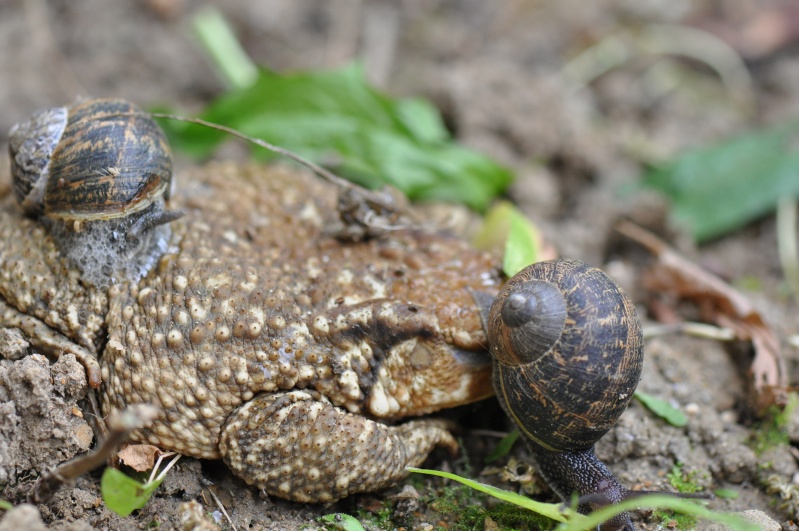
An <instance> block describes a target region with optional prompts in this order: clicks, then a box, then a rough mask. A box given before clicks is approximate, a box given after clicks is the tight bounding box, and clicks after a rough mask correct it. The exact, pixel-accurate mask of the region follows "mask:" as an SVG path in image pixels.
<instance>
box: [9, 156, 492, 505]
mask: <svg viewBox="0 0 799 531" xmlns="http://www.w3.org/2000/svg"><path fill="white" fill-rule="evenodd" d="M179 181H180V182H179V186H178V189H177V192H176V193H175V194H174V195H173V197H172V199H171V204H170V207H172V208H182V209H184V210H185V211H186V215H185V216H184V217H183V218H181V219H179V220H177V221H173V222H172V223H171V224H170V226H171V229H172V235H171V239H170V241H169V245H168V248H167V251H166V252H165V254H163V256H162V257H161V258H160V260H159V261H158V262H157V264H156V265H155V267H154V268H153V269H152V270H151V271H150V272H149V274H148V275H147V276H145V277H144V278H142V279H141V280H140V281H138V282H122V283H118V284H115V285H113V286H112V287H111V288H109V289H98V288H95V287H93V286H91V285H88V284H87V283H85V282H84V281H83V280H82V279H81V274H80V271H78V270H76V269H75V268H74V267H71V266H70V263H69V262H68V261H67V260H66V259H65V258H63V257H62V256H61V255H60V253H59V251H58V249H57V248H56V246H55V245H54V243H53V241H52V239H51V237H50V236H49V234H48V232H47V230H45V229H44V228H43V227H42V226H40V225H39V224H38V223H37V222H36V221H35V220H33V219H30V218H28V217H26V216H25V215H24V214H23V212H22V211H21V209H20V208H19V207H18V206H17V205H16V203H15V202H14V200H13V197H12V194H10V193H6V194H5V197H3V198H1V199H0V326H8V327H16V328H19V329H20V330H22V331H23V332H24V333H25V334H26V335H27V336H28V337H29V338H30V340H31V341H32V344H33V345H34V347H35V348H36V349H38V350H39V351H41V352H45V353H60V352H71V353H74V354H76V355H77V356H78V357H79V359H81V360H82V361H83V363H84V364H85V365H86V366H87V369H88V370H89V375H90V379H92V380H93V382H94V383H95V384H97V383H99V382H97V379H98V376H101V379H102V384H101V387H100V398H101V404H102V410H103V412H104V414H109V413H111V412H113V411H117V410H120V409H122V408H124V407H125V406H127V405H129V404H137V403H151V404H155V405H156V406H157V407H158V408H159V411H160V412H159V415H158V418H157V420H156V421H155V422H154V423H153V424H152V425H150V426H148V427H147V428H146V429H142V430H140V431H137V432H135V433H134V434H133V437H132V439H133V440H134V441H138V442H143V443H150V444H153V445H156V446H158V447H160V448H162V449H164V450H175V451H177V452H180V453H182V454H184V455H188V456H193V457H198V458H205V459H217V458H222V459H224V460H225V462H226V463H227V465H228V466H229V467H230V468H231V469H232V470H233V472H234V473H235V474H236V475H238V476H240V477H241V478H243V479H244V480H245V481H247V482H248V483H250V484H253V485H256V486H257V487H258V488H261V489H263V490H265V491H266V492H267V493H269V494H272V495H276V496H279V497H282V498H287V499H291V500H296V501H300V502H326V501H332V500H336V499H339V498H342V497H345V496H348V495H350V494H353V493H357V492H367V491H373V490H378V489H381V488H384V487H386V486H389V485H391V484H393V483H395V482H396V481H397V480H398V479H400V478H401V477H403V476H404V475H405V472H404V469H405V467H407V466H416V465H419V464H420V463H421V462H422V461H423V460H424V459H425V457H426V456H427V454H428V453H429V452H430V451H431V450H432V449H433V448H434V447H435V446H444V447H447V448H450V449H455V446H456V445H455V441H454V439H453V438H452V436H451V434H450V433H449V431H448V430H447V426H446V425H445V424H444V423H443V422H442V421H438V420H430V419H417V420H404V421H403V420H402V419H405V418H407V417H415V416H419V415H423V414H427V413H431V412H434V411H438V410H440V409H442V408H447V407H452V406H456V405H460V404H464V403H468V402H472V401H474V400H478V399H481V398H484V397H486V396H488V395H490V394H491V393H492V390H491V383H490V371H491V366H490V360H489V358H488V354H487V352H486V351H485V345H486V336H485V334H484V332H483V329H482V326H481V321H480V315H479V311H478V308H477V306H476V305H475V303H474V301H473V300H472V296H471V294H470V290H480V291H488V292H491V291H496V290H497V289H498V287H499V285H500V283H501V279H500V274H499V271H498V267H497V264H496V262H495V260H494V259H493V258H491V257H490V256H488V255H485V254H482V253H479V252H476V251H474V250H473V249H471V248H470V247H469V246H468V245H467V244H466V243H464V242H462V241H461V240H459V239H457V238H454V237H451V236H447V235H444V234H442V233H438V232H431V231H420V230H411V229H407V230H399V231H393V232H389V233H388V234H386V235H384V236H382V237H378V238H371V239H368V240H366V241H364V242H359V243H353V242H342V241H340V240H338V239H336V238H335V237H334V235H333V234H332V231H331V230H329V229H330V227H331V226H332V225H333V224H334V223H335V221H336V197H337V194H338V190H337V188H336V187H334V186H333V185H330V184H328V183H326V182H323V181H321V180H320V179H318V178H317V177H314V176H309V175H307V174H305V173H300V172H297V171H294V170H287V169H280V168H276V167H262V166H256V165H251V166H239V165H235V164H231V163H228V164H216V165H210V166H207V167H204V168H201V169H197V170H193V171H191V172H189V174H188V175H185V176H183V178H182V179H179ZM97 357H99V360H100V361H99V363H100V367H99V369H98V368H97V361H95V359H96V358H97ZM92 375H94V376H92Z"/></svg>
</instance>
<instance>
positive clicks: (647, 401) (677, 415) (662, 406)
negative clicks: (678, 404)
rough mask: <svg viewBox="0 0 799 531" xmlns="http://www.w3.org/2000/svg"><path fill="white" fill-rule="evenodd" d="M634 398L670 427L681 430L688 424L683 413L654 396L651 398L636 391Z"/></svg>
mask: <svg viewBox="0 0 799 531" xmlns="http://www.w3.org/2000/svg"><path fill="white" fill-rule="evenodd" d="M635 398H637V399H638V400H639V401H640V402H641V403H642V404H643V405H644V406H645V407H646V408H647V409H649V410H650V411H651V412H652V413H654V414H655V415H657V416H659V417H660V418H662V419H663V420H665V421H666V422H668V423H669V424H671V425H672V426H676V427H678V428H682V427H683V426H685V425H686V424H688V417H686V416H685V413H683V412H682V411H680V410H679V409H677V408H675V407H674V406H672V405H671V404H669V403H668V402H667V401H665V400H662V399H660V398H657V397H656V396H652V395H650V394H648V393H644V392H643V391H636V392H635Z"/></svg>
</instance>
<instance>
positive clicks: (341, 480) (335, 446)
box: [219, 391, 457, 503]
mask: <svg viewBox="0 0 799 531" xmlns="http://www.w3.org/2000/svg"><path fill="white" fill-rule="evenodd" d="M435 446H444V447H446V448H448V449H449V450H450V451H453V452H454V451H455V450H456V449H457V444H456V443H455V440H454V439H453V437H452V435H451V434H450V433H449V432H448V431H447V430H446V429H445V427H444V423H443V422H441V421H435V420H416V421H410V422H406V423H404V424H400V425H398V426H387V425H385V424H381V423H379V422H375V421H373V420H370V419H367V418H365V417H362V416H359V415H353V414H352V413H348V412H346V411H344V410H343V409H341V408H338V407H335V406H333V405H331V404H330V403H328V402H324V401H321V400H319V399H317V398H315V397H314V395H313V394H312V393H310V392H307V391H290V392H286V393H278V394H271V395H261V396H259V397H256V398H255V399H254V400H252V401H250V402H248V403H246V404H244V405H243V406H241V407H240V408H239V409H238V410H236V411H235V412H234V413H233V414H232V415H231V417H230V419H229V420H228V422H227V424H226V425H225V427H224V430H223V433H222V438H221V440H220V443H219V447H220V451H221V453H222V455H223V457H224V459H225V462H226V463H227V464H228V466H229V467H230V468H231V470H233V472H234V473H235V474H236V475H238V476H239V477H241V478H243V479H244V480H245V481H246V482H247V483H249V484H251V485H256V486H257V487H259V488H261V489H263V490H264V491H266V492H267V493H269V494H272V495H275V496H279V497H281V498H288V499H291V500H295V501H299V502H305V503H314V502H329V501H334V500H338V499H339V498H344V497H346V496H349V495H351V494H355V493H358V492H367V491H374V490H379V489H381V488H385V487H388V486H391V485H392V484H395V483H396V482H397V481H398V480H399V479H401V478H403V477H404V476H405V475H406V472H405V467H408V466H418V465H420V464H421V463H422V462H423V461H424V459H425V458H426V457H427V454H428V453H429V452H430V451H431V450H432V449H433V448H434V447H435Z"/></svg>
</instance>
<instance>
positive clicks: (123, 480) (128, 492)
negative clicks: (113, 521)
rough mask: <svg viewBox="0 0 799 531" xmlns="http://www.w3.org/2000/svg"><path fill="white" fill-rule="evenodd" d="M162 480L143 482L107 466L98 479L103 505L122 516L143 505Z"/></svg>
mask: <svg viewBox="0 0 799 531" xmlns="http://www.w3.org/2000/svg"><path fill="white" fill-rule="evenodd" d="M162 481H163V478H162V479H160V480H158V481H153V482H152V483H146V484H143V483H141V482H140V481H136V480H135V479H133V478H131V477H129V476H127V475H125V474H124V473H123V472H121V471H119V470H117V469H116V468H111V467H107V468H106V469H105V471H104V472H103V477H102V479H101V480H100V492H101V493H102V496H103V501H104V502H105V505H106V506H107V507H108V508H109V509H111V510H112V511H114V512H115V513H117V514H118V515H119V516H122V517H124V516H128V515H129V514H130V513H132V512H133V511H135V510H136V509H141V508H142V507H144V505H145V504H146V503H147V501H148V500H149V499H150V496H152V494H153V492H154V491H155V489H157V488H158V486H159V485H161V482H162Z"/></svg>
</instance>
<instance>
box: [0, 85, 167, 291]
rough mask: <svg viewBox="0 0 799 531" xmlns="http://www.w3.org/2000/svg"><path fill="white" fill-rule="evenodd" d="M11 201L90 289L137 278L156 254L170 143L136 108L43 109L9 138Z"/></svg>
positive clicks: (90, 104)
mask: <svg viewBox="0 0 799 531" xmlns="http://www.w3.org/2000/svg"><path fill="white" fill-rule="evenodd" d="M9 154H10V157H11V174H12V182H13V189H14V194H15V196H16V198H17V201H18V203H19V205H20V207H21V208H22V209H23V210H24V211H25V213H26V214H28V215H29V216H31V217H35V218H38V219H40V220H41V221H42V222H43V223H44V224H45V225H46V226H47V227H48V228H49V230H50V233H51V235H52V237H53V239H54V240H55V242H56V245H57V246H58V247H59V250H60V251H61V252H62V254H64V255H65V256H66V257H67V259H68V260H70V261H71V262H73V263H74V264H75V265H76V266H78V267H79V268H80V269H81V271H82V272H83V275H84V279H85V280H86V281H87V282H88V283H90V284H93V285H97V286H100V287H107V286H108V285H110V284H112V283H114V282H117V281H121V280H127V279H137V278H139V277H141V276H142V275H144V274H146V272H147V271H148V270H149V269H150V268H151V267H152V265H153V264H154V262H155V260H156V258H157V257H158V256H160V254H162V253H163V251H164V250H165V248H166V242H167V240H168V238H169V228H168V226H167V225H166V224H167V223H168V222H169V221H172V220H174V219H175V218H176V217H178V216H179V213H175V212H170V211H168V210H166V201H167V200H168V199H169V190H170V187H171V183H172V157H171V151H170V148H169V144H168V142H167V140H166V137H165V136H164V133H163V132H162V131H161V129H160V127H159V126H158V125H157V124H156V123H155V121H154V120H152V119H151V118H149V117H148V116H146V115H145V114H144V113H142V111H141V110H140V109H139V108H138V107H136V106H135V105H133V104H131V103H129V102H127V101H124V100H117V99H92V100H85V101H80V102H77V103H75V104H73V105H69V106H67V107H53V108H48V109H43V110H40V111H38V112H36V113H35V114H33V115H32V116H31V118H30V119H29V120H27V121H25V122H22V123H19V124H17V125H15V126H14V127H12V128H11V131H10V132H9Z"/></svg>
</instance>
